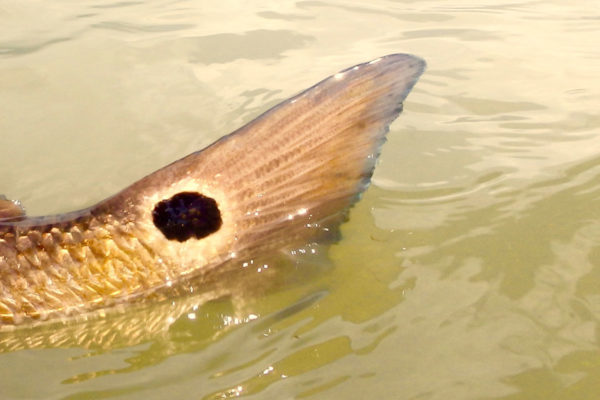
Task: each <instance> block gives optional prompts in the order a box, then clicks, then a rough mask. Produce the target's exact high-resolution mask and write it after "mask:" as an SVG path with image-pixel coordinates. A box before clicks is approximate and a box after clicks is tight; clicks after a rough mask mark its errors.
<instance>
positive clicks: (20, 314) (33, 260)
mask: <svg viewBox="0 0 600 400" xmlns="http://www.w3.org/2000/svg"><path fill="white" fill-rule="evenodd" d="M424 68H425V63H424V62H423V61H422V60H421V59H419V58H417V57H414V56H411V55H403V54H396V55H390V56H386V57H382V58H380V59H377V60H374V61H372V62H369V63H365V64H360V65H357V66H354V67H352V68H349V69H346V70H344V71H341V72H339V73H337V74H335V75H333V76H331V77H329V78H327V79H325V80H323V81H322V82H320V83H318V84H316V85H315V86H313V87H311V88H309V89H307V90H305V91H304V92H302V93H300V94H298V95H296V96H294V97H293V98H291V99H289V100H286V101H284V102H282V103H281V104H279V105H277V106H275V107H273V108H272V109H270V110H269V111H267V112H265V113H264V114H262V115H261V116H259V117H258V118H256V119H255V120H254V121H252V122H250V123H249V124H247V125H245V126H244V127H242V128H240V129H238V130H237V131H234V132H233V133H231V134H230V135H227V136H225V137H223V138H221V139H220V140H218V141H216V142H215V143H214V144H212V145H210V146H209V147H207V148H206V149H204V150H202V151H199V152H196V153H192V154H190V155H189V156H187V157H184V158H183V159H181V160H179V161H176V162H174V163H172V164H170V165H168V166H166V167H164V168H162V169H160V170H158V171H156V172H154V173H152V174H150V175H148V176H146V177H145V178H142V179H141V180H139V181H138V182H136V183H134V184H133V185H131V186H130V187H128V188H126V189H124V190H123V191H121V192H120V193H118V194H116V195H115V196H113V197H110V198H108V199H106V200H104V201H102V202H100V203H98V204H97V205H95V206H92V207H90V208H87V209H85V210H81V211H76V212H72V213H67V214H63V215H58V216H48V217H33V218H29V217H26V216H25V215H24V214H23V213H22V211H21V208H20V207H19V206H18V204H16V203H14V202H10V201H8V200H0V327H2V326H14V325H18V324H21V323H24V322H28V321H36V320H42V321H44V320H48V319H52V318H57V317H66V316H73V315H78V314H82V313H86V312H90V311H93V310H98V309H104V308H107V307H111V306H114V305H116V304H125V303H131V302H139V301H142V300H145V299H149V298H152V297H153V296H157V294H159V293H163V292H164V291H168V290H169V288H172V287H175V286H178V285H181V284H182V283H183V282H186V281H189V280H190V279H195V281H196V282H198V281H200V282H201V280H202V277H203V276H205V275H207V274H209V273H210V272H211V271H213V270H215V269H218V268H219V267H220V266H223V265H231V264H232V263H234V264H235V263H236V262H239V263H238V265H240V266H241V265H242V264H243V262H244V261H245V260H248V259H250V258H251V257H253V256H254V255H256V254H262V253H265V252H268V251H274V250H277V249H281V248H284V247H286V246H291V245H295V244H299V243H306V242H307V241H310V240H315V238H318V237H319V235H324V234H327V233H328V232H329V231H330V229H332V228H333V227H335V226H336V225H337V224H339V222H340V221H341V220H342V219H343V216H344V214H343V212H341V211H343V210H346V209H347V208H348V207H349V206H350V205H351V204H352V203H353V202H354V201H356V199H357V197H358V195H359V194H360V193H361V192H362V191H364V189H365V188H366V187H367V185H368V183H369V180H370V177H371V175H372V172H373V169H374V166H375V160H376V158H377V156H378V154H379V150H380V147H381V144H382V143H383V141H384V138H385V133H386V132H387V130H388V125H389V124H390V123H391V122H392V121H393V120H394V119H395V118H396V117H397V116H398V114H399V113H400V112H401V110H402V102H403V101H404V99H405V97H406V96H407V95H408V92H409V91H410V90H411V88H412V87H413V85H414V84H415V83H416V81H417V79H418V77H419V76H420V75H421V73H422V72H423V70H424ZM9 203H10V204H9Z"/></svg>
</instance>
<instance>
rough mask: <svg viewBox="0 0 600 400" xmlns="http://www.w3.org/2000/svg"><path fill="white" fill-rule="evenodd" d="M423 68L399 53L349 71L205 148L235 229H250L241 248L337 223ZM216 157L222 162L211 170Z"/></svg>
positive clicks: (369, 172)
mask: <svg viewBox="0 0 600 400" xmlns="http://www.w3.org/2000/svg"><path fill="white" fill-rule="evenodd" d="M424 68H425V62H424V61H423V60H421V59H419V58H417V57H414V56H411V55H404V54H396V55H390V56H386V57H383V58H380V59H377V60H374V61H371V62H369V63H365V64H361V65H357V66H355V67H351V68H348V69H346V70H344V71H341V72H339V73H337V74H335V75H333V76H331V77H329V78H328V79H325V80H324V81H322V82H320V83H318V84H317V85H315V86H313V87H311V88H309V89H307V90H306V91H304V92H302V93H300V94H298V95H297V96H295V97H293V98H291V99H289V100H287V101H285V102H283V103H281V104H280V105H279V106H276V107H275V108H273V109H271V110H269V111H267V112H266V113H265V114H263V115H262V116H260V117H258V118H257V119H256V120H254V121H253V122H251V123H250V124H248V125H246V126H245V127H243V128H241V129H240V130H238V131H237V132H234V133H232V134H231V135H230V136H228V137H225V138H224V139H222V140H221V141H219V142H217V143H216V144H215V146H213V147H215V148H214V149H209V153H208V154H206V156H207V159H206V160H203V161H202V162H203V164H204V165H214V166H217V168H218V169H219V170H220V171H219V173H220V174H221V175H220V176H221V180H222V182H227V185H228V186H229V188H228V190H227V193H230V194H232V196H231V197H230V199H231V200H232V201H234V202H236V203H237V204H238V206H236V209H239V210H243V215H240V216H239V219H238V221H239V222H238V223H239V224H241V225H244V224H247V225H253V227H252V229H244V231H246V232H249V236H250V237H249V238H248V240H249V243H251V244H244V241H242V243H241V244H244V245H247V246H250V247H252V246H258V244H259V243H270V244H271V245H273V244H274V243H277V242H279V241H280V239H281V238H286V239H290V238H291V237H294V236H297V237H298V239H299V240H303V239H304V238H306V237H307V235H309V234H310V231H311V229H307V227H308V228H310V227H315V228H316V229H320V230H323V229H328V228H327V226H329V225H332V224H335V223H336V222H339V220H341V219H343V215H342V214H341V213H340V211H343V210H345V209H347V208H348V206H350V205H351V204H353V203H354V202H355V201H356V200H357V199H358V196H359V195H360V193H362V192H363V191H364V190H365V188H366V187H367V186H368V184H369V182H370V178H371V175H372V173H373V170H374V167H375V162H376V159H377V156H378V155H379V152H380V148H381V145H382V144H383V142H384V140H385V134H386V133H387V131H388V129H389V124H390V123H391V122H392V121H393V120H394V119H395V118H396V117H397V116H398V115H399V114H400V112H401V111H402V102H403V101H404V99H405V98H406V96H407V95H408V93H409V92H410V90H411V89H412V87H413V86H414V84H415V83H416V81H417V79H418V78H419V76H420V75H421V74H422V72H423V71H424ZM248 149H252V150H251V151H248ZM211 150H214V151H211ZM222 151H225V154H228V159H227V160H226V161H222V159H219V160H221V161H217V159H216V158H215V159H214V164H213V162H212V159H213V157H212V155H213V154H214V155H216V154H217V153H219V152H222ZM222 162H224V163H225V165H221V163H222ZM294 227H295V229H294ZM261 246H262V245H261Z"/></svg>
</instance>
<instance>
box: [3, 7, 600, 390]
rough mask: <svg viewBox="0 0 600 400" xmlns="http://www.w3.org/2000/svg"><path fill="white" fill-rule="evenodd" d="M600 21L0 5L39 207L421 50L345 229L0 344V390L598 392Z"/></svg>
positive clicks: (30, 207) (7, 127) (17, 140)
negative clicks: (283, 254) (210, 282)
mask: <svg viewBox="0 0 600 400" xmlns="http://www.w3.org/2000/svg"><path fill="white" fill-rule="evenodd" d="M599 35H600V25H599V17H598V9H597V3H595V2H593V1H585V0H584V1H577V2H570V3H568V2H561V1H549V2H533V1H529V2H527V1H526V2H517V3H515V2H507V1H504V2H502V1H462V2H458V3H455V2H453V3H448V2H442V1H420V2H414V1H384V0H377V1H371V2H368V3H367V2H358V1H354V2H348V1H298V2H266V1H258V2H252V3H248V2H241V1H233V2H211V1H202V2H201V1H192V0H189V1H143V2H142V1H118V2H100V1H83V2H71V1H64V0H57V1H54V2H43V1H28V2H20V1H14V0H4V1H0V170H1V171H2V174H1V175H0V193H1V194H5V195H6V196H7V197H9V198H18V199H20V200H21V201H22V202H23V203H24V205H25V206H26V208H27V211H28V213H29V214H31V215H40V214H52V213H60V212H65V211H69V210H74V209H79V208H82V207H86V206H88V205H91V204H93V203H95V202H97V201H99V200H101V199H103V198H105V197H107V196H109V195H111V194H114V193H115V192H117V191H118V190H120V189H122V188H124V187H125V186H127V185H128V184H130V183H132V182H133V181H135V180H136V179H139V178H140V177H142V176H144V175H145V174H148V173H150V172H152V171H154V170H155V169H157V168H159V167H162V166H164V165H166V164H168V163H170V162H172V161H174V160H176V159H178V158H179V157H182V156H184V155H186V154H188V153H190V152H192V151H195V150H198V149H201V148H203V147H205V146H206V145H208V144H210V143H212V142H213V141H214V140H216V139H218V138H219V137H221V136H223V135H225V134H227V133H229V132H231V131H233V130H234V129H236V128H238V127H239V126H241V125H242V124H243V123H245V122H248V121H250V120H251V119H252V118H254V117H255V116H257V115H258V114H259V113H261V112H262V111H264V110H266V109H268V108H269V107H270V106H273V105H275V104H276V103H277V102H279V101H281V100H284V99H286V98H288V97H290V96H292V95H293V94H295V93H297V92H299V91H300V90H303V89H305V88H307V87H309V86H311V85H313V84H314V83H316V82H318V81H319V80H321V79H323V78H324V77H326V76H329V75H331V74H335V73H336V72H337V71H340V70H342V69H344V68H347V67H350V66H352V65H354V64H357V63H360V62H365V61H368V60H373V59H376V58H377V57H380V56H383V55H385V54H390V53H412V54H416V55H418V56H420V57H422V58H424V59H425V60H426V61H427V63H428V69H427V71H426V72H425V74H424V75H423V76H422V78H421V80H420V81H419V82H418V83H417V85H416V86H415V88H414V90H413V92H412V93H411V94H410V95H409V97H408V99H407V101H406V103H405V104H404V113H403V114H402V115H401V116H400V118H399V119H398V120H397V121H396V122H395V123H394V124H393V125H392V128H391V131H390V134H389V136H388V142H387V143H386V145H385V146H384V148H383V153H382V155H381V158H380V162H379V164H378V167H377V170H376V173H375V175H374V178H373V184H372V185H371V187H370V188H369V189H368V191H367V192H366V193H365V195H364V196H363V198H362V200H361V202H359V203H358V204H357V205H356V206H355V207H354V208H353V209H352V211H351V213H350V218H349V221H348V222H347V223H345V224H344V225H343V226H342V228H341V239H340V240H339V241H338V242H336V243H334V244H333V245H331V246H329V247H327V246H326V245H325V244H324V245H322V246H318V247H312V248H307V249H302V250H303V251H304V253H303V254H309V253H311V254H312V253H315V255H314V257H312V256H302V257H294V258H293V259H292V260H289V259H287V260H285V259H284V260H260V259H259V258H257V259H256V260H252V264H250V263H248V265H246V266H245V267H244V271H241V272H240V273H239V274H235V275H234V276H233V277H229V278H227V279H224V281H223V282H219V283H216V284H215V287H214V288H212V291H211V292H210V293H212V294H210V295H209V294H197V295H192V296H187V297H185V298H178V299H174V300H173V301H172V302H166V303H159V304H153V305H148V306H144V307H137V308H135V309H131V310H127V311H126V312H124V313H121V314H117V315H109V316H107V317H106V318H103V319H100V320H93V321H88V322H80V323H77V324H71V325H65V326H62V325H57V326H50V327H45V328H33V329H26V330H20V331H16V332H7V333H1V334H0V352H2V353H1V354H0V398H1V399H98V398H103V399H144V400H150V399H164V398H199V399H222V398H231V397H243V396H248V397H251V398H260V399H265V398H268V399H270V398H273V399H283V398H327V399H338V398H339V399H351V398H373V399H502V400H531V399H595V398H597V394H598V393H600V346H599V337H600V336H599V333H598V332H599V331H598V329H599V318H600V245H599V243H600V240H599V238H600V154H599V152H598V149H599V148H600V117H599V115H600V114H599V113H598V104H600V80H599V79H598V71H600V50H599V49H598V40H597V39H598V38H599V37H600V36H599ZM310 250H315V251H314V252H311V251H310ZM297 253H298V254H301V252H300V251H298V252H297ZM265 266H267V268H265ZM266 282H268V284H267V283H266ZM225 292H227V293H234V294H235V295H230V296H219V295H218V294H219V293H225Z"/></svg>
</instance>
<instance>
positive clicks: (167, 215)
mask: <svg viewBox="0 0 600 400" xmlns="http://www.w3.org/2000/svg"><path fill="white" fill-rule="evenodd" d="M152 221H153V222H154V225H155V226H156V227H157V228H158V229H160V231H161V232H162V233H163V235H165V237H166V238H167V239H169V240H177V241H179V242H185V241H186V240H188V239H190V238H192V237H193V238H196V239H202V238H203V237H206V236H208V235H210V234H211V233H214V232H216V231H218V230H219V228H221V225H222V224H223V221H222V220H221V212H220V211H219V206H218V205H217V202H216V201H215V199H213V198H210V197H206V196H204V195H201V194H200V193H196V192H181V193H177V194H176V195H175V196H173V197H171V198H170V199H166V200H162V201H160V202H159V203H158V204H156V206H155V207H154V210H153V211H152Z"/></svg>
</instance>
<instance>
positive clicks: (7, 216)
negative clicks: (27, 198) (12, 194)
mask: <svg viewBox="0 0 600 400" xmlns="http://www.w3.org/2000/svg"><path fill="white" fill-rule="evenodd" d="M22 219H25V210H24V209H23V206H21V203H20V202H19V201H15V200H8V199H7V198H6V197H5V196H3V195H0V221H20V220H22Z"/></svg>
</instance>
